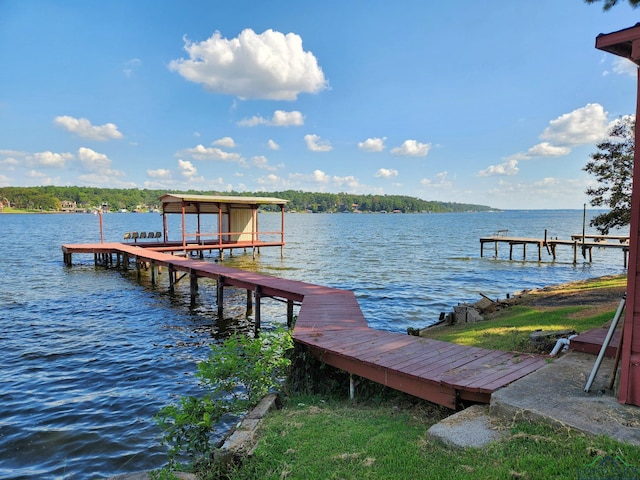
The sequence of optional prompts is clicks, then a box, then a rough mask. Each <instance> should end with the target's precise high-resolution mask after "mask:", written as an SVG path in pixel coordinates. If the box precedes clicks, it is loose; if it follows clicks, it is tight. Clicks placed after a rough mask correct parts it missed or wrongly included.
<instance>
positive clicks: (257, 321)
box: [253, 285, 262, 337]
mask: <svg viewBox="0 0 640 480" xmlns="http://www.w3.org/2000/svg"><path fill="white" fill-rule="evenodd" d="M255 297H256V314H255V322H254V323H255V324H254V326H253V328H254V330H253V331H254V334H255V336H256V337H257V336H258V334H259V333H260V322H261V320H262V319H261V318H260V300H261V298H262V287H260V285H256V290H255Z"/></svg>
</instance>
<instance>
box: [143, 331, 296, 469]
mask: <svg viewBox="0 0 640 480" xmlns="http://www.w3.org/2000/svg"><path fill="white" fill-rule="evenodd" d="M291 348H293V340H292V338H291V334H290V333H289V332H287V331H285V330H283V329H280V330H277V331H275V332H271V333H262V334H260V335H259V336H258V337H256V338H249V337H246V336H243V335H240V334H236V335H233V336H232V337H230V338H228V339H227V340H225V341H224V342H223V343H221V344H216V345H212V346H211V352H210V353H209V357H208V358H207V359H206V360H204V361H203V362H201V363H200V364H198V371H197V373H196V378H198V380H199V381H200V382H201V386H202V387H203V390H204V394H203V396H202V397H193V396H185V397H180V398H179V400H178V402H177V403H175V404H170V405H167V406H165V407H163V408H162V409H161V410H160V412H159V413H158V414H157V415H156V421H157V422H158V424H159V426H160V427H161V428H162V430H163V431H164V434H163V443H164V444H166V445H167V446H168V447H169V451H168V455H169V464H170V465H171V466H174V465H175V464H176V460H177V459H178V458H179V457H182V456H186V457H188V458H189V459H190V461H191V463H193V464H196V463H198V462H199V461H201V460H202V461H204V462H205V463H206V462H208V460H209V458H210V457H211V453H212V451H213V449H214V447H215V446H214V445H213V444H212V440H211V437H212V433H213V432H212V429H213V427H214V425H215V424H216V423H217V422H218V421H219V420H220V419H221V418H222V416H223V415H227V414H232V415H233V414H235V415H239V414H242V413H245V412H246V411H247V410H249V409H250V408H253V407H254V406H255V405H257V404H258V402H259V401H260V399H261V398H262V397H263V396H265V395H266V394H267V393H269V391H270V390H273V389H274V388H276V387H277V386H278V385H279V383H280V381H281V379H282V378H283V376H284V374H285V370H286V368H287V367H288V366H289V365H290V360H289V358H287V356H286V352H287V350H289V349H291Z"/></svg>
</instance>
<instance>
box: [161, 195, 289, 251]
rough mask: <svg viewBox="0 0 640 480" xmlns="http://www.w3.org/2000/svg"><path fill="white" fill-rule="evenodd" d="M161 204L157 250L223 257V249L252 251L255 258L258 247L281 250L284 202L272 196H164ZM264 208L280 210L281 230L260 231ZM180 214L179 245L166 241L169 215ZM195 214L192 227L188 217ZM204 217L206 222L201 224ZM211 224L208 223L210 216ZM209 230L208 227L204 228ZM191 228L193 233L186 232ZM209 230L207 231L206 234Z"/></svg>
mask: <svg viewBox="0 0 640 480" xmlns="http://www.w3.org/2000/svg"><path fill="white" fill-rule="evenodd" d="M160 202H161V203H162V225H163V242H162V246H160V247H155V248H154V250H157V251H165V252H167V251H171V250H183V251H185V252H186V251H200V252H202V251H204V250H218V252H219V253H220V257H221V258H224V250H225V249H227V250H232V249H234V248H243V249H245V250H246V249H247V248H251V249H252V253H253V256H254V258H255V255H256V252H258V253H260V247H273V246H279V247H280V253H281V254H282V253H283V248H284V244H285V242H284V213H285V206H286V204H287V200H283V199H281V198H273V197H240V196H225V195H192V194H181V193H167V194H165V195H163V196H162V197H160ZM263 205H276V206H277V207H279V209H280V216H281V221H280V230H279V231H260V228H259V223H258V209H259V208H260V206H263ZM171 215H180V231H181V239H180V242H179V244H178V243H177V242H176V241H171V240H170V239H169V216H171ZM193 215H195V217H196V221H195V225H193V222H188V221H187V217H188V216H193ZM203 216H206V217H208V219H209V221H207V222H204V220H203ZM212 216H214V217H213V221H211V217H212ZM205 227H208V228H205ZM189 229H192V231H189ZM207 229H209V231H207Z"/></svg>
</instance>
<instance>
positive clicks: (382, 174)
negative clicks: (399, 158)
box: [376, 168, 398, 178]
mask: <svg viewBox="0 0 640 480" xmlns="http://www.w3.org/2000/svg"><path fill="white" fill-rule="evenodd" d="M397 176H398V171H397V170H393V169H389V168H381V169H380V170H378V171H377V172H376V177H377V178H393V177H397Z"/></svg>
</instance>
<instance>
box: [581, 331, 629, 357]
mask: <svg viewBox="0 0 640 480" xmlns="http://www.w3.org/2000/svg"><path fill="white" fill-rule="evenodd" d="M621 328H622V327H619V328H617V329H616V330H615V331H614V332H613V335H612V336H611V341H610V342H609V346H608V347H607V349H606V350H605V352H604V354H605V356H607V357H615V356H616V351H617V350H618V345H619V344H620V332H621ZM608 332H609V329H608V328H594V329H592V330H589V331H587V332H584V333H581V334H580V335H578V336H577V337H573V338H572V339H571V340H570V341H569V348H570V349H571V350H573V351H575V352H583V353H590V354H591V355H598V354H599V353H600V350H601V349H602V345H603V344H604V341H605V337H606V336H607V333H608Z"/></svg>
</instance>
